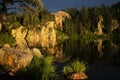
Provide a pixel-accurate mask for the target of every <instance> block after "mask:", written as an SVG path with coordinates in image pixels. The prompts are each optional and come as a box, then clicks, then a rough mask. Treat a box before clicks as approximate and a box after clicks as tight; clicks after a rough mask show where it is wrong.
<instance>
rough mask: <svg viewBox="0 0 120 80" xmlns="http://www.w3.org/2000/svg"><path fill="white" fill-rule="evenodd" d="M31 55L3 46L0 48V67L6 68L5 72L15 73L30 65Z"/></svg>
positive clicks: (27, 52)
mask: <svg viewBox="0 0 120 80" xmlns="http://www.w3.org/2000/svg"><path fill="white" fill-rule="evenodd" d="M32 58H33V55H32V53H31V52H29V51H27V50H25V51H20V50H17V49H15V48H11V47H10V46H9V45H5V46H3V47H2V48H0V65H1V66H3V67H6V66H7V69H6V71H8V72H10V73H15V72H16V71H18V70H19V69H22V68H24V67H26V66H28V65H29V64H30V63H31V60H32Z"/></svg>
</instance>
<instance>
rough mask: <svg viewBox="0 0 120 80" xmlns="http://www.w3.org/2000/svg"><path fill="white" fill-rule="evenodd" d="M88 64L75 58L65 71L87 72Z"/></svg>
mask: <svg viewBox="0 0 120 80" xmlns="http://www.w3.org/2000/svg"><path fill="white" fill-rule="evenodd" d="M85 70H86V65H85V63H83V62H80V61H79V60H74V61H73V62H70V63H69V64H67V65H66V66H64V68H63V71H62V72H63V73H64V74H68V73H76V72H85Z"/></svg>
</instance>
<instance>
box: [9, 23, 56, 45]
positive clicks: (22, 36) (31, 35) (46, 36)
mask: <svg viewBox="0 0 120 80" xmlns="http://www.w3.org/2000/svg"><path fill="white" fill-rule="evenodd" d="M54 27H55V22H54V21H48V22H47V23H45V25H44V26H43V27H41V29H37V28H34V29H31V30H28V29H26V28H25V27H24V26H20V27H19V28H17V29H13V30H12V33H11V34H12V36H13V37H14V38H15V40H16V43H17V44H22V45H29V46H35V45H41V46H42V47H50V46H54V45H55V43H56V32H55V30H54Z"/></svg>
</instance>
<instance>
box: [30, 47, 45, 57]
mask: <svg viewBox="0 0 120 80" xmlns="http://www.w3.org/2000/svg"><path fill="white" fill-rule="evenodd" d="M32 53H33V55H34V56H36V57H39V58H42V57H43V56H42V54H41V52H40V50H39V49H37V48H33V49H32Z"/></svg>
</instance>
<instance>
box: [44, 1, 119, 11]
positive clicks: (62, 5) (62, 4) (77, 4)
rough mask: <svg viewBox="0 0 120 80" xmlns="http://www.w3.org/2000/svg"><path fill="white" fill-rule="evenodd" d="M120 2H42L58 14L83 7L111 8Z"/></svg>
mask: <svg viewBox="0 0 120 80" xmlns="http://www.w3.org/2000/svg"><path fill="white" fill-rule="evenodd" d="M119 1H120V0H42V2H43V4H44V6H45V7H46V8H47V9H48V10H49V11H51V12H56V11H58V10H60V9H66V8H71V7H76V8H78V9H81V7H82V6H85V7H93V6H100V5H101V4H102V3H103V4H105V5H106V6H110V5H112V4H113V3H116V2H119Z"/></svg>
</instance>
